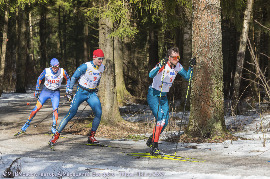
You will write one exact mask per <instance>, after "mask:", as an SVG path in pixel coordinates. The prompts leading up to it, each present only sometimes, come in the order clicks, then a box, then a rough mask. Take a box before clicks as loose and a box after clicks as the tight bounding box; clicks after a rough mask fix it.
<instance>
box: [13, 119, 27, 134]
mask: <svg viewBox="0 0 270 179" xmlns="http://www.w3.org/2000/svg"><path fill="white" fill-rule="evenodd" d="M29 126H30V122H29V121H27V122H26V123H25V124H24V125H23V126H22V128H21V131H20V132H17V133H16V134H15V135H14V136H18V135H21V134H23V133H25V132H26V129H27V128H28V127H29Z"/></svg>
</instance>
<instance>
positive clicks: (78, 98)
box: [57, 61, 105, 133]
mask: <svg viewBox="0 0 270 179" xmlns="http://www.w3.org/2000/svg"><path fill="white" fill-rule="evenodd" d="M104 69H105V67H104V66H103V65H101V66H100V67H98V66H95V65H94V63H93V61H90V62H87V63H85V64H82V65H81V66H80V67H78V68H77V70H76V71H75V73H74V74H73V76H72V77H71V82H70V90H72V89H73V86H74V83H75V81H76V80H77V79H79V78H80V79H79V84H78V87H77V91H76V94H75V95H74V97H73V100H72V102H71V105H70V109H69V112H68V114H67V115H66V116H65V117H64V118H63V119H62V120H61V122H60V124H59V127H58V129H57V130H58V132H59V133H61V132H62V130H63V129H64V128H65V126H66V125H67V123H68V122H69V121H70V120H71V119H72V118H73V117H74V116H75V115H76V113H77V110H78V107H79V106H80V104H81V103H82V102H84V101H86V102H87V103H88V104H89V106H90V107H91V108H92V110H93V111H94V114H95V117H94V119H93V123H92V129H91V131H96V130H97V128H98V126H99V123H100V120H101V115H102V109H101V103H100V100H99V98H98V96H97V91H98V89H97V87H98V85H99V82H100V78H101V74H102V73H103V71H104Z"/></svg>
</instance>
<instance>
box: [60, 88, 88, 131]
mask: <svg viewBox="0 0 270 179" xmlns="http://www.w3.org/2000/svg"><path fill="white" fill-rule="evenodd" d="M86 99H87V95H85V94H84V93H83V92H81V91H80V90H77V92H76V94H75V95H74V97H73V100H72V102H71V104H70V109H69V111H68V113H67V115H66V116H65V117H64V118H63V119H62V120H61V122H60V123H59V126H58V129H57V131H58V132H59V133H61V132H62V130H63V129H64V128H65V126H66V125H67V123H68V122H69V121H70V120H71V119H72V118H73V117H74V116H75V115H76V113H77V110H78V108H79V106H80V104H81V103H82V102H84V101H85V100H86Z"/></svg>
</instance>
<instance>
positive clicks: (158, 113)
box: [147, 87, 169, 142]
mask: <svg viewBox="0 0 270 179" xmlns="http://www.w3.org/2000/svg"><path fill="white" fill-rule="evenodd" d="M147 102H148V105H149V107H150V109H151V111H152V113H153V115H154V116H155V118H156V126H155V128H154V130H153V140H154V139H155V141H154V142H157V141H158V139H159V135H160V134H161V133H162V132H163V131H164V129H165V127H166V126H167V125H168V121H169V103H168V99H167V96H161V98H160V91H157V90H155V89H153V88H151V87H149V89H148V94H147Z"/></svg>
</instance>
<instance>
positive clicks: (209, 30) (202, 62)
mask: <svg viewBox="0 0 270 179" xmlns="http://www.w3.org/2000/svg"><path fill="white" fill-rule="evenodd" d="M193 7H194V11H193V16H194V17H193V26H192V29H193V34H192V39H193V41H192V50H193V52H192V53H193V56H196V57H197V65H196V67H195V68H194V76H193V83H192V91H191V110H190V111H191V113H190V120H189V126H188V131H187V133H188V134H189V135H191V136H192V137H200V138H210V137H214V136H216V135H218V136H219V135H222V134H224V133H225V130H226V128H225V120H224V109H223V102H224V96H223V56H222V33H221V8H220V0H208V1H206V0H193ZM202 29H203V30H202Z"/></svg>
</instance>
